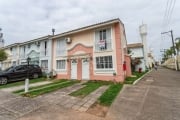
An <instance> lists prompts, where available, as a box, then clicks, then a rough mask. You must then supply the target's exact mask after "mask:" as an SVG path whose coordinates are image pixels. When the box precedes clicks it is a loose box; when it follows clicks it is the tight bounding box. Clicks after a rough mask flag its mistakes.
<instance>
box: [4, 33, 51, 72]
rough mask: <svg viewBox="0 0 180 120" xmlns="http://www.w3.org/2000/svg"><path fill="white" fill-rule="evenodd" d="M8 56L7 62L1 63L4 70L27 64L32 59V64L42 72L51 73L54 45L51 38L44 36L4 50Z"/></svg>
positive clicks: (12, 45)
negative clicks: (37, 66) (28, 59)
mask: <svg viewBox="0 0 180 120" xmlns="http://www.w3.org/2000/svg"><path fill="white" fill-rule="evenodd" d="M3 49H4V50H5V52H6V53H7V54H8V58H7V60H5V61H3V62H2V63H1V65H2V69H6V68H8V67H10V66H12V65H19V64H27V58H28V57H30V58H31V61H30V64H37V65H39V66H41V67H42V70H43V71H44V72H46V73H49V72H50V71H51V70H52V67H51V57H52V56H51V55H52V54H51V52H52V44H51V39H50V36H44V37H41V38H37V39H34V40H30V41H27V42H24V43H15V44H11V45H8V46H6V47H4V48H3Z"/></svg>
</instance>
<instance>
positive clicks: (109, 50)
mask: <svg viewBox="0 0 180 120" xmlns="http://www.w3.org/2000/svg"><path fill="white" fill-rule="evenodd" d="M102 52H113V50H102V51H94V53H102Z"/></svg>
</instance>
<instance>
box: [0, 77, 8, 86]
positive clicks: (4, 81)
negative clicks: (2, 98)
mask: <svg viewBox="0 0 180 120" xmlns="http://www.w3.org/2000/svg"><path fill="white" fill-rule="evenodd" d="M7 82H8V79H7V77H1V78H0V84H1V85H5V84H7Z"/></svg>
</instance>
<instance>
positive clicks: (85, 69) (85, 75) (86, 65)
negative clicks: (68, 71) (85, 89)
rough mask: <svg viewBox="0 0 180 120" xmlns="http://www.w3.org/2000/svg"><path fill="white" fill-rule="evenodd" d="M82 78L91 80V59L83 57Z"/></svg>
mask: <svg viewBox="0 0 180 120" xmlns="http://www.w3.org/2000/svg"><path fill="white" fill-rule="evenodd" d="M82 79H84V80H89V60H88V59H82Z"/></svg>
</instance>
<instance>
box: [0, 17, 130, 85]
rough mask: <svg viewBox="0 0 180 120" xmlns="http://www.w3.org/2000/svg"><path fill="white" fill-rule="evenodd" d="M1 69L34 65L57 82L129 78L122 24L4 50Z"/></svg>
mask: <svg viewBox="0 0 180 120" xmlns="http://www.w3.org/2000/svg"><path fill="white" fill-rule="evenodd" d="M4 49H5V51H6V52H7V53H8V55H9V56H8V59H7V60H6V61H4V62H2V63H1V66H2V68H3V69H5V68H7V67H9V66H11V65H17V64H27V62H26V59H27V57H30V58H31V63H32V64H38V65H40V66H41V67H42V69H43V70H44V71H45V72H46V73H48V72H50V71H52V70H53V71H56V73H57V78H63V79H79V80H82V79H87V80H89V79H91V80H116V81H119V82H122V81H123V80H124V78H125V77H126V76H130V75H131V68H130V57H129V56H128V55H127V41H126V35H125V29H124V25H123V23H122V22H121V21H120V20H119V19H113V20H109V21H105V22H101V23H98V24H93V25H90V26H86V27H82V28H79V29H75V30H71V31H68V32H65V33H60V34H57V35H52V36H51V35H48V36H45V37H41V38H38V39H34V40H30V41H27V42H24V43H16V44H12V45H9V46H6V47H4Z"/></svg>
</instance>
